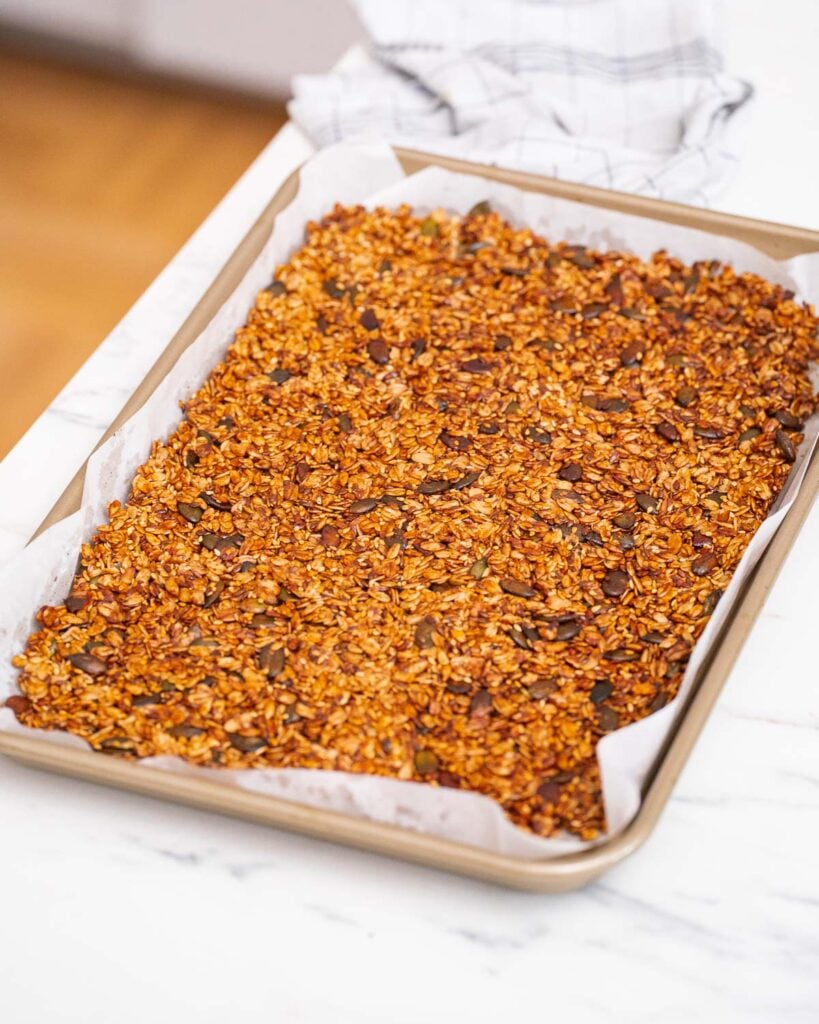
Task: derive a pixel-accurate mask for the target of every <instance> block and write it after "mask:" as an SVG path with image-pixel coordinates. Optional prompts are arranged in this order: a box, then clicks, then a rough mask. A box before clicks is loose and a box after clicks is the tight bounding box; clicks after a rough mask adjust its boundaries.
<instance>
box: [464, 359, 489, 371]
mask: <svg viewBox="0 0 819 1024" xmlns="http://www.w3.org/2000/svg"><path fill="white" fill-rule="evenodd" d="M461 369H462V370H463V371H464V372H465V373H488V372H489V371H490V370H492V369H494V363H488V362H487V361H486V360H485V359H478V358H475V359H467V360H466V362H465V363H461Z"/></svg>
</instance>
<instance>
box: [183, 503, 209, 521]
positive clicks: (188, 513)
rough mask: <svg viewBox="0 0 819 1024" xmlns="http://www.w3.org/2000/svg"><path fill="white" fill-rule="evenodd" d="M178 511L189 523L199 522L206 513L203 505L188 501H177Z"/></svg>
mask: <svg viewBox="0 0 819 1024" xmlns="http://www.w3.org/2000/svg"><path fill="white" fill-rule="evenodd" d="M176 511H177V512H178V513H179V514H180V516H182V518H183V519H187V521H188V522H189V523H198V522H199V520H200V519H201V518H202V516H203V515H204V513H205V510H204V509H203V508H202V507H201V506H199V505H192V504H190V503H189V502H187V501H178V502H177V503H176Z"/></svg>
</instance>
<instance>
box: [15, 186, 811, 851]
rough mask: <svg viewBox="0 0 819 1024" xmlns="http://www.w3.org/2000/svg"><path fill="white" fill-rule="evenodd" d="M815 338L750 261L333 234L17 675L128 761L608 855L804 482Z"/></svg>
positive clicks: (174, 440)
mask: <svg viewBox="0 0 819 1024" xmlns="http://www.w3.org/2000/svg"><path fill="white" fill-rule="evenodd" d="M816 327H817V321H816V318H815V317H814V313H813V310H812V309H811V308H810V307H809V306H803V305H801V304H799V303H797V302H796V301H795V300H794V297H793V295H792V294H790V293H788V292H786V291H784V290H783V289H782V288H781V287H779V286H777V285H773V284H770V283H768V282H766V281H764V280H762V279H760V278H759V277H756V276H754V275H752V274H737V273H735V272H734V270H733V269H732V268H731V267H730V266H727V265H722V264H719V263H716V262H702V263H697V264H695V265H694V266H684V265H683V264H682V263H680V262H679V261H678V260H676V259H674V258H673V257H672V256H670V255H668V254H667V253H665V252H658V253H656V254H654V256H653V257H652V258H651V259H649V260H647V261H643V260H641V259H639V258H637V257H636V256H633V255H629V254H628V253H623V252H606V253H603V252H597V251H592V250H590V249H586V248H584V247H582V246H573V245H569V244H565V243H561V244H550V243H549V242H547V241H546V240H545V239H543V238H541V237H539V236H537V235H536V234H534V233H533V232H532V231H530V230H527V229H526V228H519V227H514V226H512V225H510V224H508V223H506V222H504V221H503V220H502V219H501V218H500V217H499V216H498V215H497V214H496V213H494V212H492V211H491V210H490V209H488V207H487V206H486V204H480V205H479V206H478V207H476V208H475V209H474V210H473V211H471V212H470V214H468V215H467V216H466V217H464V218H459V217H456V216H451V215H448V214H446V213H444V212H442V211H437V212H435V213H434V214H432V215H431V216H427V217H417V216H414V215H413V213H412V211H411V210H410V209H409V208H408V207H401V208H399V209H397V210H387V209H377V210H374V211H367V210H365V209H363V208H361V207H351V208H342V207H339V206H337V207H336V208H335V209H334V210H333V211H332V212H331V213H330V214H329V215H328V216H326V217H325V218H324V219H323V220H322V221H321V222H320V223H311V224H309V225H308V228H307V238H306V244H305V245H304V247H303V248H302V249H301V250H300V251H299V252H297V253H296V254H295V255H294V256H293V258H292V259H291V261H290V262H289V263H288V264H286V265H284V266H282V267H279V268H278V270H277V272H276V277H275V280H274V281H273V282H272V283H271V285H270V286H269V287H268V288H267V289H266V290H265V291H263V292H262V293H261V294H260V295H259V296H258V299H257V302H256V305H255V307H254V309H253V310H252V311H251V312H250V315H249V317H248V320H247V323H246V325H245V326H244V327H242V328H241V329H240V330H239V331H238V332H237V334H236V338H235V340H234V341H233V342H232V344H231V345H230V346H229V348H228V350H227V352H226V355H225V358H224V361H223V362H222V363H220V364H219V365H218V366H217V367H216V368H215V369H214V370H213V371H212V373H211V374H210V376H209V377H208V379H207V380H206V382H205V384H204V385H203V386H202V387H201V388H200V390H199V391H198V392H197V393H196V394H195V395H193V396H192V397H191V398H190V400H189V401H187V402H186V403H185V405H184V418H183V419H182V421H181V422H180V424H179V426H178V427H177V428H176V430H175V431H174V432H173V434H172V435H171V436H170V437H169V438H168V440H167V441H157V442H155V444H154V445H153V449H152V452H151V455H150V457H149V458H148V460H147V461H146V462H145V464H144V465H143V466H142V467H141V468H140V470H139V471H138V473H137V475H136V477H135V479H134V482H133V488H132V491H131V494H130V496H129V498H128V501H127V503H126V504H124V505H121V504H120V503H119V502H113V503H112V504H111V505H110V509H109V513H110V519H109V522H108V523H107V524H106V525H103V526H101V527H100V528H99V529H98V531H97V533H96V535H95V536H94V537H93V539H92V540H91V541H90V542H89V543H87V544H85V545H84V546H83V548H82V555H81V562H80V565H79V567H78V571H77V575H76V578H75V580H74V583H73V586H72V589H71V593H70V594H69V595H68V597H67V599H66V601H65V603H64V604H62V605H60V606H58V607H46V608H43V609H42V610H41V611H40V612H39V615H38V620H39V623H40V626H41V628H40V629H39V631H38V632H36V633H34V635H32V636H31V638H30V639H29V641H28V644H27V646H26V649H25V651H24V652H23V653H22V654H21V655H19V656H18V657H17V658H16V659H15V664H16V665H17V666H18V667H19V668H20V670H21V671H20V688H21V693H22V695H18V696H15V697H12V698H10V700H9V704H10V705H11V706H12V707H13V709H14V710H15V713H16V714H17V715H18V717H19V719H20V720H21V721H22V722H23V723H24V724H26V725H28V726H32V727H37V728H44V729H62V730H68V731H70V732H72V733H75V734H76V735H78V736H81V737H83V738H84V739H86V740H87V741H88V743H90V744H91V746H92V747H94V748H96V749H97V750H101V751H105V752H108V753H111V754H115V755H118V756H123V757H147V756H151V755H157V754H172V755H177V756H179V757H182V758H185V759H186V760H188V761H191V762H193V763H195V764H200V765H209V766H213V765H218V766H222V767H224V768H234V769H235V768H261V767H304V768H327V769H335V770H343V771H349V772H364V773H371V774H376V775H382V776H392V777H395V778H399V779H414V780H421V781H424V782H428V783H431V784H433V785H442V786H451V787H457V788H462V789H469V790H474V791H477V792H480V793H484V794H486V795H487V796H489V797H491V798H493V799H494V800H496V801H498V803H499V804H500V805H501V806H502V807H503V808H504V810H505V811H506V813H507V814H508V815H509V816H510V818H511V819H512V820H513V821H515V822H516V823H518V824H519V825H521V826H524V827H527V828H529V829H532V830H533V831H535V832H537V833H539V834H542V835H546V836H548V835H554V834H556V833H558V832H560V831H562V830H567V831H569V832H571V833H574V834H576V835H579V836H581V837H584V838H592V837H594V836H595V835H597V834H598V833H599V832H600V831H601V829H603V828H604V818H603V807H602V799H601V793H600V780H599V773H598V766H597V762H596V758H595V744H596V743H597V741H598V740H599V739H600V737H601V736H602V735H604V734H605V733H607V732H610V731H611V730H614V729H617V728H620V727H622V726H624V725H626V724H628V723H630V722H634V721H637V720H638V719H640V718H642V717H644V716H645V715H648V714H650V713H651V712H652V711H653V710H656V709H657V708H659V707H662V706H663V705H664V704H665V703H666V702H667V701H668V700H669V699H670V698H671V697H673V696H674V694H675V693H676V691H677V688H678V686H679V683H680V680H681V677H682V673H683V670H684V668H685V664H686V661H687V659H688V657H689V654H690V652H691V649H692V647H693V645H694V643H695V642H696V640H697V637H698V636H699V634H700V633H701V632H702V630H703V628H704V626H705V624H706V622H707V620H708V616H709V615H710V614H711V612H713V610H714V608H715V607H716V603H717V601H718V600H719V597H720V594H721V593H722V591H723V590H724V588H725V586H726V585H727V583H728V581H729V580H730V578H731V574H732V572H733V571H734V569H735V567H736V565H737V563H738V561H739V559H740V557H741V555H742V552H743V550H744V548H745V546H746V545H747V544H748V541H749V540H750V538H751V536H752V535H753V533H754V531H755V530H756V529H757V527H758V526H759V524H760V523H761V522H762V520H763V519H764V517H765V515H766V513H767V511H768V509H769V508H770V506H771V503H772V502H773V500H774V499H775V497H776V495H777V493H778V492H779V490H780V489H781V487H782V485H783V483H784V481H785V478H786V477H787V474H788V471H789V468H790V464H791V463H792V462H793V461H794V458H795V455H796V447H797V445H798V443H799V442H800V440H801V439H802V435H801V430H802V425H803V423H804V421H805V419H806V418H807V417H808V416H809V415H810V414H811V413H812V412H813V411H814V408H815V400H814V396H813V392H812V387H811V385H810V382H809V380H808V376H807V367H808V363H809V362H810V360H812V359H815V358H816V356H817V343H816Z"/></svg>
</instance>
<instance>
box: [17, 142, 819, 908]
mask: <svg viewBox="0 0 819 1024" xmlns="http://www.w3.org/2000/svg"><path fill="white" fill-rule="evenodd" d="M396 155H397V156H398V159H399V160H400V162H401V164H402V166H403V167H404V170H405V171H407V173H413V172H414V171H418V170H421V169H422V168H424V167H427V166H430V165H438V166H441V167H445V168H447V169H449V170H453V171H457V172H459V173H462V174H475V175H480V176H481V177H486V178H492V179H495V180H497V181H501V182H505V183H506V184H509V185H514V186H515V187H517V188H520V189H525V190H528V191H532V192H541V193H545V194H547V195H553V196H559V197H561V198H565V199H571V200H574V201H575V202H581V203H587V204H590V205H592V206H600V207H605V208H608V209H610V210H617V211H620V212H624V213H631V214H636V215H638V216H641V217H648V218H651V219H653V220H657V221H661V222H665V223H669V224H681V225H684V226H686V227H692V228H697V229H699V230H702V231H707V232H710V233H712V234H715V235H725V236H728V237H731V238H735V239H740V240H742V241H744V242H748V243H750V244H751V245H754V246H756V247H757V248H758V249H761V250H762V251H763V252H765V253H767V254H768V255H770V256H773V257H774V258H777V259H785V258H788V257H791V256H796V255H798V254H799V253H804V252H813V251H819V232H814V231H807V230H804V229H802V228H796V227H788V226H784V225H780V224H771V223H767V222H764V221H756V220H750V219H747V218H743V217H734V216H730V215H728V214H722V213H714V212H710V211H706V210H700V209H696V208H694V207H689V206H682V205H680V204H677V203H667V202H661V201H659V200H656V199H648V198H645V197H641V196H631V195H627V194H625V193H621V192H610V191H607V190H605V189H598V188H592V187H590V186H586V185H576V184H572V183H570V182H564V181H557V180H555V179H553V178H545V177H541V176H538V175H534V174H527V173H523V172H518V171H505V170H499V169H498V168H495V167H486V166H483V165H480V164H472V163H466V162H464V161H460V160H454V159H449V158H445V157H437V156H432V155H429V154H426V153H420V152H416V151H412V150H405V149H397V150H396ZM297 188H298V171H296V172H294V173H293V174H292V175H291V176H290V177H289V178H288V179H287V181H285V182H284V184H283V185H282V187H281V188H280V189H279V190H278V191H277V192H276V194H275V195H274V196H273V198H272V199H271V200H270V202H269V203H268V205H267V207H266V208H265V210H264V211H263V213H262V214H261V216H260V217H259V218H258V220H257V221H256V223H255V224H254V225H253V227H252V228H251V229H250V231H249V232H248V233H247V235H246V236H245V238H244V239H243V241H242V242H241V243H240V244H239V246H238V247H237V248H236V249H235V251H234V252H233V253H232V254H231V256H230V258H229V259H228V260H227V262H226V263H225V265H224V267H223V268H222V270H221V271H220V272H219V274H218V275H217V277H216V279H215V280H214V282H213V284H212V285H211V286H210V288H209V289H208V290H207V291H206V292H205V294H204V295H203V296H202V298H201V300H200V301H199V302H198V303H197V305H196V307H195V309H194V310H193V312H192V313H191V314H190V316H189V317H188V319H187V320H186V321H185V323H184V324H183V325H182V327H181V328H180V329H179V331H178V332H177V333H176V335H175V336H174V337H173V338H172V339H171V341H170V343H169V344H168V346H167V347H166V348H165V350H164V351H163V352H162V354H161V355H160V357H159V359H158V360H157V361H156V363H155V364H154V366H153V367H152V368H151V370H150V371H149V373H148V374H147V376H146V377H145V379H144V380H143V381H142V383H141V384H140V385H139V387H137V389H136V391H135V392H134V393H133V395H132V396H131V398H130V399H129V400H128V402H127V403H126V405H125V406H124V408H123V409H122V411H121V412H120V414H119V415H118V416H117V418H116V419H115V420H114V422H113V423H112V424H111V426H110V427H109V429H108V431H107V432H106V433H105V435H104V436H103V438H102V439H101V441H100V444H102V443H103V442H104V441H105V440H106V439H107V438H108V437H109V436H110V435H111V434H112V433H113V432H114V431H115V430H117V429H118V428H119V427H120V426H121V425H122V424H123V423H124V422H125V421H126V420H127V419H128V418H129V417H130V416H131V415H133V413H135V412H136V411H137V410H138V409H140V408H141V407H142V405H143V404H144V403H145V401H146V400H147V399H148V398H149V397H150V395H151V394H152V393H153V392H154V390H155V389H156V388H157V386H158V385H159V384H160V382H161V381H162V380H163V379H164V377H165V376H166V374H167V373H168V372H169V370H170V369H171V368H172V367H173V365H174V364H175V362H176V360H177V359H178V358H179V356H180V355H181V354H182V352H183V351H184V350H185V349H186V348H187V347H188V346H189V345H190V344H191V343H192V342H193V341H194V340H195V339H196V337H197V336H198V335H199V333H200V332H201V331H202V329H203V328H204V327H205V326H206V325H207V324H208V323H209V321H210V320H211V319H212V317H213V316H214V314H215V313H216V311H217V310H218V309H219V308H220V306H221V305H222V303H223V302H224V301H225V299H226V298H227V297H228V296H229V295H230V294H231V292H232V291H233V290H234V288H235V287H236V285H237V284H238V283H239V281H240V280H241V279H242V277H243V276H244V274H245V272H246V271H247V270H248V268H249V267H250V265H251V264H252V263H253V261H254V260H255V258H256V256H257V255H258V254H259V252H260V251H261V249H262V247H263V246H264V244H265V242H266V240H267V238H268V237H269V235H270V232H271V230H272V226H273V222H274V220H275V218H276V215H277V214H278V213H279V211H281V210H282V209H284V207H285V206H287V205H288V203H289V202H290V201H291V200H292V199H293V197H294V196H295V194H296V191H297ZM704 256H707V253H705V254H704ZM237 326H239V325H238V324H237ZM89 455H90V453H89ZM84 476H85V465H83V467H82V468H81V469H80V471H79V472H78V473H77V475H76V477H75V478H74V479H73V480H72V481H71V483H70V484H69V485H68V487H67V488H66V490H65V492H64V493H63V494H62V496H61V497H60V499H59V500H58V501H57V503H56V504H55V506H54V507H53V509H52V510H51V512H50V513H49V514H48V516H47V517H46V519H45V520H44V522H43V523H42V525H41V526H40V528H39V529H38V531H37V533H40V532H41V531H42V530H44V529H45V528H46V527H47V526H50V525H51V524H52V523H55V522H57V521H58V520H60V519H63V518H65V517H66V516H68V515H70V514H71V513H72V512H74V511H76V510H77V509H78V508H79V506H80V502H81V497H82V486H83V480H84ZM817 493H819V455H818V456H815V457H814V458H813V460H812V462H811V465H810V466H809V467H808V470H807V473H806V476H805V480H804V482H803V485H802V487H801V488H800V490H799V493H798V496H797V498H796V500H795V502H794V504H793V506H792V507H791V509H790V511H789V512H788V514H787V516H786V517H785V519H784V521H783V523H782V525H781V526H780V528H779V530H778V531H777V533H776V535H775V537H774V539H773V540H772V542H771V543H770V545H769V546H768V548H767V550H766V551H765V553H764V555H763V556H762V558H761V559H760V561H759V563H758V565H757V567H756V569H755V571H754V572H753V574H752V575H751V576H750V578H749V579H748V581H747V582H746V584H745V586H744V588H743V592H742V594H741V596H740V599H739V600H738V601H737V602H736V604H735V606H734V608H733V610H732V611H731V614H730V616H729V618H728V621H727V622H726V623H725V625H724V627H723V629H722V631H721V633H720V636H719V637H718V638H717V640H716V642H715V643H714V644H713V645H712V649H711V653H710V655H709V657H708V658H707V659H706V661H705V662H704V664H703V665H702V666H701V668H700V671H699V673H698V678H697V679H696V680H695V685H694V686H693V687H692V690H691V692H690V694H689V696H688V698H687V700H686V702H685V705H684V707H683V708H682V709H681V713H680V714H679V716H678V718H677V721H676V724H675V725H674V727H673V728H672V731H671V733H670V735H669V737H668V739H667V741H666V743H665V745H664V747H663V749H662V750H661V751H660V753H659V754H658V756H657V759H656V761H655V763H654V765H653V767H652V770H651V772H650V773H649V776H648V778H647V780H646V783H645V786H644V789H643V799H642V803H641V805H640V809H639V811H638V813H637V815H636V816H635V818H634V819H633V821H632V822H631V824H629V825H628V826H627V827H626V828H625V830H624V831H623V832H621V833H620V834H619V835H617V836H615V837H614V838H612V839H609V840H607V841H604V842H603V843H601V844H600V845H599V846H596V847H593V848H591V849H588V850H585V851H583V852H580V853H574V854H570V855H567V856H564V857H558V858H553V859H549V860H540V861H537V860H536V861H529V860H521V859H519V858H516V857H511V856H505V855H502V854H496V853H489V852H487V851H485V850H482V849H479V848H478V847H474V846H467V845H464V844H462V843H457V842H454V841H452V840H448V839H442V838H439V837H437V836H431V835H426V834H424V833H421V832H415V831H412V830H410V829H406V828H401V827H399V826H397V825H385V824H380V823H378V822H373V821H367V820H365V819H362V818H357V817H353V816H351V815H348V814H343V813H340V812H337V811H330V810H321V809H317V808H314V807H309V806H306V805H304V804H298V803H294V802H292V801H288V800H283V799H280V798H278V797H272V796H267V795H264V794H260V793H253V792H250V791H247V790H244V789H240V788H238V787H234V786H225V785H222V784H220V783H218V782H214V781H211V780H208V779H203V778H198V777H191V776H187V775H176V774H174V773H171V772H165V771H162V770H161V769H158V768H150V767H147V766H145V765H142V764H140V763H139V762H133V761H119V760H116V759H113V758H111V757H109V756H107V755H104V754H100V753H97V752H95V751H93V750H90V749H88V750H81V749H74V748H73V747H67V746H62V745H59V744H54V743H49V742H48V741H47V740H44V739H41V738H39V737H37V736H36V735H34V734H32V735H31V736H28V735H25V734H21V733H4V732H0V753H3V754H6V755H7V756H9V757H13V758H15V759H16V760H18V761H21V762H23V763H24V764H28V765H33V766H35V767H38V768H46V769H49V770H51V771H55V772H60V773H62V774H65V775H72V776H76V777H78V778H82V779H88V780H90V781H93V782H99V783H103V784H107V785H112V786H119V787H121V788H123V789H129V790H133V791H136V792H139V793H144V794H148V795H150V796H154V797H158V798H161V799H166V800H175V801H178V802H180V803H185V804H190V805H192V806H194V807H202V808H207V809H208V810H213V811H220V812H222V813H225V814H230V815H233V816H235V817H239V818H245V819H248V820H250V821H256V822H261V823H263V824H267V825H275V826H278V827H280V828H286V829H291V830H293V831H297V832H302V833H305V834H308V835H311V836H315V837H317V838H320V839H324V840H330V841H333V842H338V843H346V844H348V845H350V846H357V847H361V848H363V849H367V850H373V851H377V852H379V853H383V854H388V855H390V856H393V857H401V858H404V859H406V860H410V861H415V862H417V863H421V864H428V865H431V866H434V867H438V868H444V869H447V870H450V871H456V872H460V873H461V874H466V875H473V876H475V877H478V878H483V879H486V880H490V881H493V882H498V883H501V884H505V885H510V886H514V887H515V888H519V889H531V890H536V891H541V892H563V891H566V890H569V889H576V888H579V887H580V886H582V885H585V884H586V883H587V882H589V881H591V880H592V879H594V878H596V877H597V876H599V875H601V874H602V873H603V872H604V871H606V870H608V869H609V868H611V867H613V866H614V865H615V864H617V863H618V862H619V861H621V860H623V859H624V858H625V857H627V856H628V855H629V854H630V853H631V852H632V851H634V850H635V849H637V847H638V846H640V844H641V843H643V842H644V841H645V840H646V839H647V838H648V836H649V835H650V834H651V832H652V830H653V829H654V826H655V825H656V824H657V821H658V819H659V816H660V814H661V812H662V810H663V807H664V806H665V804H666V801H667V800H668V798H669V796H670V794H671V791H672V788H673V786H674V783H675V781H676V779H677V776H678V775H679V773H680V771H681V770H682V768H683V766H684V764H685V762H686V760H687V758H688V756H689V754H690V753H691V750H692V748H693V746H694V743H695V742H696V739H697V736H698V735H699V733H700V730H701V729H702V726H703V724H704V722H705V720H706V719H707V717H708V714H709V713H710V711H711V708H712V707H713V705H714V702H715V701H716V699H717V696H718V695H719V692H720V690H721V689H722V686H723V683H724V682H725V680H726V678H727V677H728V674H729V672H730V670H731V667H732V665H733V664H734V662H735V660H736V658H737V656H738V654H739V651H740V649H741V648H742V645H743V643H744V641H745V639H746V637H747V636H748V633H749V632H750V630H751V628H752V626H753V624H754V621H755V620H756V617H757V615H758V613H759V611H760V609H761V607H762V605H763V603H764V601H765V598H766V596H767V595H768V593H769V591H770V589H771V587H772V586H773V583H774V581H775V579H776V577H777V574H778V573H779V570H780V568H781V566H782V564H783V562H784V560H785V558H786V556H787V553H788V551H789V549H790V547H791V545H792V543H793V541H794V539H795V538H796V535H797V534H798V532H799V529H800V527H801V525H802V523H803V522H804V520H805V517H806V516H807V514H808V512H809V510H810V507H811V505H812V503H813V501H814V498H815V497H816V495H817Z"/></svg>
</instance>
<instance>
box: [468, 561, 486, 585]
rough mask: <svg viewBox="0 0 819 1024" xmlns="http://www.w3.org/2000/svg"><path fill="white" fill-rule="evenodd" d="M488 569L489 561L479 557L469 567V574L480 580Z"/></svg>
mask: <svg viewBox="0 0 819 1024" xmlns="http://www.w3.org/2000/svg"><path fill="white" fill-rule="evenodd" d="M488 571H489V563H488V562H487V561H486V559H485V558H479V559H478V560H477V561H475V562H473V563H472V565H471V566H470V567H469V575H470V576H473V577H474V578H475V579H476V580H482V579H483V578H484V576H485V575H486V574H487V572H488Z"/></svg>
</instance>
